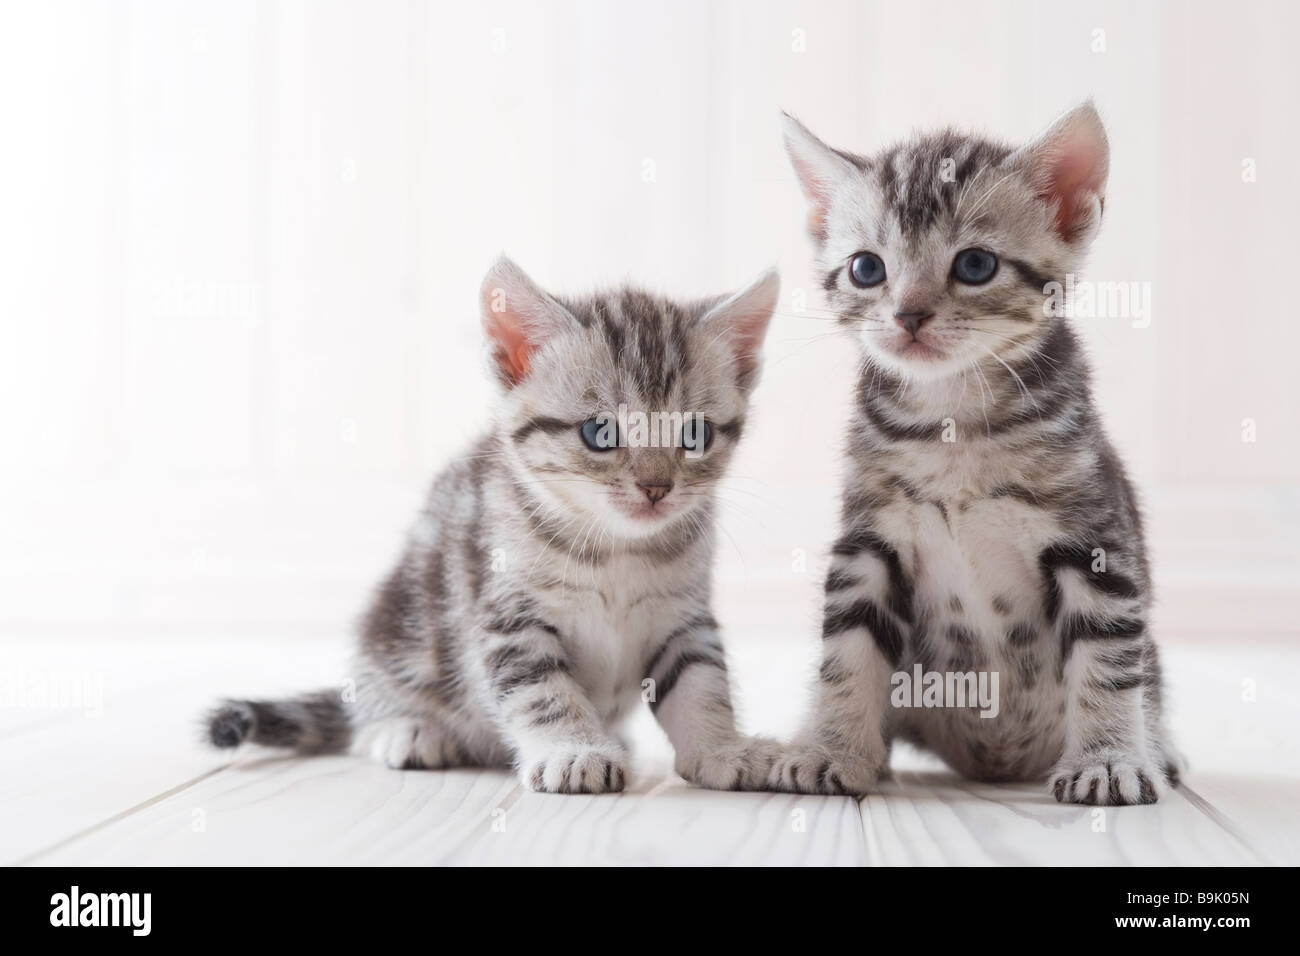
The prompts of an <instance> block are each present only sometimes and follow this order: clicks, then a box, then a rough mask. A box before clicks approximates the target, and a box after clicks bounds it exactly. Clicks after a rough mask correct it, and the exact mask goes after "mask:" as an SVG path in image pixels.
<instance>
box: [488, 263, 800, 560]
mask: <svg viewBox="0 0 1300 956" xmlns="http://www.w3.org/2000/svg"><path fill="white" fill-rule="evenodd" d="M778 287H779V281H778V279H777V276H776V273H775V272H774V271H772V272H766V273H764V274H763V275H762V276H760V277H759V278H758V279H757V280H755V281H754V282H753V283H752V284H751V285H749V286H747V287H746V288H744V289H742V290H740V291H739V292H736V293H735V294H733V295H729V296H719V297H716V298H711V299H705V300H700V301H693V302H677V301H673V300H669V299H664V298H660V297H657V296H654V295H650V294H649V293H646V292H643V291H640V290H638V289H634V288H627V287H624V288H621V289H617V290H614V291H611V292H607V293H598V294H595V295H592V296H589V297H586V298H582V299H569V298H560V297H558V296H552V295H550V294H548V293H546V292H544V291H542V290H541V289H540V288H538V287H537V286H536V285H535V284H534V283H533V282H532V281H531V280H530V279H529V278H528V276H526V275H525V274H524V273H523V271H522V270H520V269H519V267H518V266H516V265H515V264H514V263H513V262H511V261H510V260H508V259H505V258H502V259H500V260H499V261H498V262H497V263H496V264H495V265H494V266H493V267H492V269H491V270H490V271H489V272H488V274H487V277H486V278H485V279H484V280H483V290H482V315H483V327H484V330H485V332H486V335H487V340H488V343H489V346H490V348H491V352H492V360H493V366H494V369H495V371H496V373H497V377H498V379H499V380H500V381H501V383H502V385H503V386H504V389H505V396H504V401H503V403H502V408H501V412H500V415H499V417H498V426H499V428H500V434H501V439H502V442H501V444H502V447H503V455H504V457H505V460H506V462H507V464H508V466H509V467H510V469H511V471H512V473H513V475H514V476H515V478H516V480H517V481H518V482H519V483H520V485H522V486H523V487H524V488H525V489H526V490H527V491H528V492H529V494H530V496H531V497H532V498H533V499H535V500H536V501H537V502H538V503H539V504H540V506H541V507H542V508H545V509H546V511H547V512H548V514H547V515H546V517H549V518H551V519H552V520H556V519H558V520H560V521H564V522H567V523H568V524H569V525H570V527H571V530H573V531H575V532H581V531H582V529H583V527H584V526H588V525H589V526H590V529H589V530H590V532H591V535H592V536H593V541H594V540H595V537H596V536H598V535H604V534H613V535H615V536H619V537H623V538H645V537H649V536H652V535H654V534H656V533H657V532H659V531H662V530H665V529H666V528H667V527H668V526H670V525H673V524H676V523H677V522H680V521H683V520H684V519H689V517H690V516H691V515H693V514H696V513H697V509H698V508H699V507H700V506H701V505H702V504H704V503H705V502H706V501H708V500H709V493H710V492H711V490H712V489H713V487H714V485H715V484H716V482H717V481H718V479H719V478H720V477H721V475H722V472H723V470H724V468H725V467H726V464H727V462H728V460H729V459H730V458H731V455H732V452H733V450H734V449H735V447H736V442H737V441H738V439H739V438H740V433H741V429H742V426H743V424H744V421H745V414H746V410H747V408H748V402H749V393H750V390H751V389H752V388H753V386H754V384H755V382H756V380H757V377H758V351H759V348H760V347H761V346H762V343H763V335H764V333H765V332H766V330H767V324H768V321H769V320H770V319H771V317H772V310H773V309H774V308H775V306H776V298H777V291H778Z"/></svg>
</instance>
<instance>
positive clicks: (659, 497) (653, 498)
mask: <svg viewBox="0 0 1300 956" xmlns="http://www.w3.org/2000/svg"><path fill="white" fill-rule="evenodd" d="M636 486H637V487H638V488H640V489H641V490H642V491H644V492H645V496H646V497H647V498H649V499H650V503H651V504H655V503H656V502H658V501H663V499H664V498H666V497H668V492H670V491H672V490H673V483H672V482H671V481H668V480H667V479H664V481H662V482H658V483H656V484H653V485H652V484H648V483H646V482H644V481H638V482H637V483H636Z"/></svg>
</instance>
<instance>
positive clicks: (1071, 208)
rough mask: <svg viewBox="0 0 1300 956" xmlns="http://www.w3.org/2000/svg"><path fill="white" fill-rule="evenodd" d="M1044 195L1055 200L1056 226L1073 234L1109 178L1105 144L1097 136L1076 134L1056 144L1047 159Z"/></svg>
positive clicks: (1066, 233) (1069, 234)
mask: <svg viewBox="0 0 1300 956" xmlns="http://www.w3.org/2000/svg"><path fill="white" fill-rule="evenodd" d="M1047 174H1048V182H1047V186H1046V188H1045V189H1044V191H1043V194H1042V195H1043V198H1044V199H1047V200H1049V201H1052V200H1054V201H1055V202H1056V229H1057V231H1058V232H1059V233H1061V235H1062V236H1064V237H1066V238H1067V239H1068V238H1070V237H1071V236H1072V235H1073V233H1074V231H1075V230H1076V229H1077V228H1078V227H1079V225H1080V220H1082V218H1083V217H1084V215H1085V214H1086V213H1087V211H1088V209H1089V208H1090V206H1091V199H1092V198H1093V197H1094V196H1096V197H1098V198H1100V196H1101V190H1102V187H1103V186H1104V185H1105V180H1106V154H1105V148H1104V146H1102V145H1101V144H1099V143H1098V142H1097V140H1096V139H1095V138H1094V137H1091V136H1087V135H1080V134H1074V135H1070V136H1067V137H1066V138H1064V139H1063V140H1062V141H1061V142H1060V143H1058V144H1056V145H1055V147H1054V148H1053V150H1052V154H1051V156H1050V157H1049V159H1048V162H1047Z"/></svg>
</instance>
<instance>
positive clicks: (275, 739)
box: [206, 690, 352, 754]
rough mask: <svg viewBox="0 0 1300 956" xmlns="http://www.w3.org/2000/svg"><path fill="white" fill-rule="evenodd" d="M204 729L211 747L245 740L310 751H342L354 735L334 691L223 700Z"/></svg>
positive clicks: (235, 743) (341, 702) (213, 710)
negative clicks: (261, 698) (286, 696)
mask: <svg viewBox="0 0 1300 956" xmlns="http://www.w3.org/2000/svg"><path fill="white" fill-rule="evenodd" d="M206 730H207V737H208V740H209V742H210V743H211V744H212V745H213V746H214V747H238V746H239V745H240V744H242V743H245V742H247V743H254V744H263V745H264V746H267V747H288V748H291V749H293V750H297V751H298V752H299V753H313V754H319V753H333V752H336V751H340V750H345V749H346V748H347V746H348V741H349V740H350V739H351V737H352V730H351V727H350V726H349V724H348V715H347V710H346V709H345V708H344V706H343V700H342V698H341V697H340V695H339V691H337V690H322V691H317V692H315V693H312V694H302V695H301V696H298V697H291V698H289V699H288V700H225V701H222V702H221V703H220V704H219V705H218V706H216V707H214V708H213V709H212V710H211V711H209V712H208V715H207V719H206Z"/></svg>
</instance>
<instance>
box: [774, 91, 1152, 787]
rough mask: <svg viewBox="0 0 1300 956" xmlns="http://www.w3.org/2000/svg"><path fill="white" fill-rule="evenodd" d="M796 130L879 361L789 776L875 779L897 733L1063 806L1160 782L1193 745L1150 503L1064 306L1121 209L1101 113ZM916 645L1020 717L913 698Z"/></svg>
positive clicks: (844, 291)
mask: <svg viewBox="0 0 1300 956" xmlns="http://www.w3.org/2000/svg"><path fill="white" fill-rule="evenodd" d="M785 141H786V146H787V149H788V151H789V154H790V157H791V159H792V161H793V164H794V168H795V170H796V172H797V175H798V179H799V181H800V184H801V186H802V189H803V191H804V194H805V196H806V197H807V199H808V201H809V203H810V207H811V213H810V219H809V226H810V231H811V234H812V238H813V243H814V246H815V248H816V268H817V270H818V273H819V275H820V277H821V280H822V284H823V286H824V288H825V291H826V295H827V298H828V302H829V304H830V307H831V309H832V310H833V312H834V314H835V315H836V317H837V319H838V321H839V322H840V323H841V324H842V325H843V326H844V327H846V328H847V329H849V330H850V331H852V332H853V333H854V335H855V337H856V338H857V340H858V341H859V343H860V345H861V348H862V352H863V356H864V362H863V366H862V371H861V374H860V378H859V381H858V386H857V395H856V403H855V407H854V413H853V416H852V422H851V425H850V435H849V441H848V462H849V469H848V471H849V477H848V480H847V484H846V486H845V488H844V491H843V500H842V513H841V531H840V537H839V540H838V541H837V542H836V544H835V545H834V549H833V554H832V560H831V566H830V570H829V573H828V575H827V578H826V584H825V616H824V626H823V638H824V641H823V648H824V651H823V663H822V666H821V672H820V675H819V679H818V681H817V683H816V689H815V702H814V713H813V716H812V720H811V722H810V725H809V726H808V727H807V728H806V730H805V731H804V732H803V733H802V734H801V736H800V738H799V740H798V742H797V743H796V745H795V746H794V747H792V748H791V749H790V750H789V751H788V752H787V754H786V755H785V756H784V757H783V758H781V759H780V760H779V761H778V762H777V764H776V765H774V767H773V772H772V776H771V779H770V781H769V786H772V787H774V788H776V789H786V790H795V791H800V792H809V793H842V792H847V793H863V792H866V791H868V790H870V789H871V788H872V787H873V786H874V785H875V783H876V781H877V780H878V778H879V777H880V776H881V775H882V774H883V773H884V772H885V771H886V770H887V765H888V759H889V749H890V742H891V740H893V739H901V740H905V741H909V742H911V743H913V744H916V745H918V746H920V747H923V748H926V749H928V750H930V751H932V752H934V753H936V754H938V755H939V756H940V757H942V758H943V759H944V760H945V761H946V762H947V763H948V764H949V765H950V766H952V767H953V768H954V769H956V770H958V771H959V772H961V773H963V774H965V775H968V776H970V777H973V778H976V779H981V780H1021V779H1041V778H1043V777H1049V779H1050V787H1051V791H1052V792H1053V793H1054V794H1055V796H1056V799H1057V800H1059V801H1063V802H1072V803H1089V804H1091V803H1098V804H1105V803H1110V804H1133V803H1150V802H1153V801H1155V800H1156V799H1158V798H1159V797H1160V795H1161V794H1162V793H1164V792H1165V790H1166V788H1167V786H1168V785H1169V783H1170V782H1173V781H1176V756H1175V754H1174V753H1173V751H1172V750H1171V749H1170V748H1169V747H1168V745H1167V739H1168V738H1167V737H1166V734H1165V731H1164V728H1163V725H1162V719H1161V700H1160V698H1161V687H1160V668H1159V664H1158V662H1157V659H1156V648H1155V644H1154V643H1153V641H1152V637H1151V634H1150V632H1149V630H1148V626H1147V617H1148V608H1149V605H1150V600H1151V582H1150V575H1149V572H1148V567H1147V558H1146V551H1145V547H1144V544H1143V536H1142V521H1141V516H1140V514H1139V510H1138V503H1137V499H1136V497H1135V495H1134V492H1133V489H1132V487H1131V486H1130V484H1129V481H1128V479H1127V478H1126V477H1125V474H1124V469H1123V466H1122V465H1121V463H1120V460H1119V457H1118V456H1117V455H1116V453H1115V450H1114V448H1113V447H1112V446H1111V444H1110V442H1109V441H1108V440H1107V437H1106V434H1105V431H1104V430H1103V427H1102V424H1101V422H1100V420H1099V419H1098V416H1097V411H1096V409H1095V408H1094V406H1093V400H1092V394H1091V385H1090V380H1089V378H1090V377H1089V370H1088V365H1087V363H1086V361H1085V359H1084V356H1083V354H1082V351H1081V349H1080V346H1079V343H1078V340H1077V338H1076V336H1075V333H1074V332H1073V331H1072V330H1071V328H1070V326H1069V324H1068V322H1067V321H1066V320H1065V319H1064V318H1060V317H1048V315H1047V312H1048V310H1045V308H1044V303H1045V300H1046V299H1047V293H1048V289H1047V288H1045V286H1047V284H1048V283H1049V282H1050V281H1052V280H1056V281H1058V282H1061V283H1064V281H1065V277H1066V275H1067V273H1074V272H1076V271H1077V270H1078V269H1079V266H1080V264H1081V262H1082V260H1083V258H1084V255H1085V253H1086V251H1087V249H1088V246H1089V244H1090V243H1091V242H1092V239H1093V237H1094V235H1095V234H1096V232H1097V229H1098V226H1099V225H1100V222H1101V213H1102V203H1103V196H1104V193H1105V187H1106V175H1107V164H1108V146H1107V141H1106V134H1105V131H1104V129H1103V127H1102V124H1101V120H1100V118H1099V117H1098V115H1097V113H1096V111H1095V109H1094V108H1093V106H1092V104H1091V103H1090V102H1089V103H1085V104H1084V105H1082V106H1080V107H1078V108H1076V109H1075V110H1073V111H1071V112H1070V113H1068V114H1066V115H1065V116H1063V117H1062V118H1061V119H1060V120H1058V121H1057V122H1056V123H1055V124H1054V125H1052V126H1051V127H1050V128H1049V129H1048V130H1047V131H1046V132H1045V133H1043V134H1042V135H1041V136H1040V137H1039V138H1038V139H1036V140H1035V141H1033V142H1031V143H1029V144H1028V145H1025V146H1022V147H1020V148H1019V149H1013V148H1012V147H1010V146H1006V145H1003V144H1002V143H997V142H992V141H989V140H986V139H981V138H977V137H972V136H966V135H961V134H959V133H955V132H952V131H947V132H941V133H938V134H934V135H928V136H924V137H921V138H917V139H914V140H912V141H911V142H906V143H903V144H901V145H897V146H894V147H891V148H889V149H886V150H883V151H881V152H879V153H877V154H876V155H874V156H869V157H864V156H857V155H852V154H849V153H846V152H842V151H839V150H835V149H832V148H830V147H828V146H827V145H825V144H824V143H822V142H821V141H820V140H818V139H817V138H816V137H814V136H813V135H812V133H810V132H809V131H808V130H807V129H805V128H804V127H803V126H802V125H800V124H799V123H798V122H797V121H795V120H794V119H792V118H790V117H786V121H785ZM918 664H919V665H921V667H922V669H923V672H925V673H928V672H936V673H940V674H944V675H947V674H956V673H967V672H997V674H998V676H999V679H1000V680H999V696H1000V712H999V713H997V715H996V716H993V717H983V716H981V714H980V712H979V711H978V710H976V709H974V708H972V707H969V706H967V707H960V706H958V707H953V706H945V707H937V708H931V707H916V706H915V703H916V701H915V699H912V700H911V701H909V700H908V697H907V696H906V694H904V695H902V696H900V697H894V696H893V695H894V693H895V690H896V684H897V686H903V687H905V686H906V685H905V684H904V683H903V682H902V681H901V678H895V676H894V675H895V674H897V673H900V672H902V673H907V674H909V675H910V674H914V673H915V667H916V665H918ZM990 683H991V680H990ZM909 702H910V703H911V704H912V705H913V706H906V705H907V704H908V703H909ZM948 703H950V704H951V703H952V701H948Z"/></svg>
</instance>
